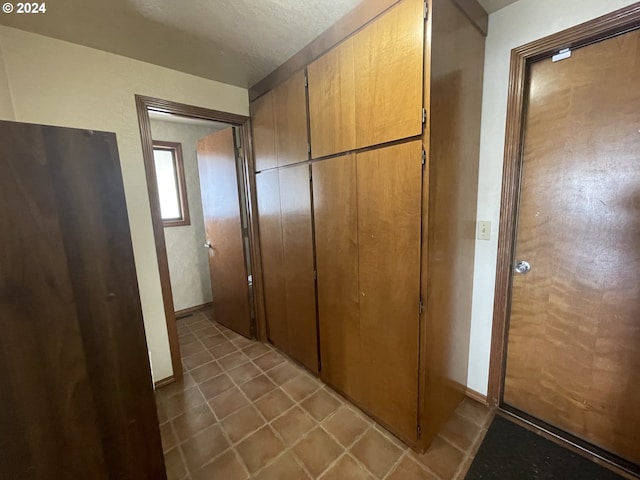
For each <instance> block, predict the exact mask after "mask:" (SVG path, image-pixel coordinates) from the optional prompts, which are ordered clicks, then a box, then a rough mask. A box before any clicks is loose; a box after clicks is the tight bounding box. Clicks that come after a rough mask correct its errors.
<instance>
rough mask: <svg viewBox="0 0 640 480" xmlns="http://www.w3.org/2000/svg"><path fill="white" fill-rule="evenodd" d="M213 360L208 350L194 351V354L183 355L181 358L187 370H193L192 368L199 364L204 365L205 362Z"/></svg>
mask: <svg viewBox="0 0 640 480" xmlns="http://www.w3.org/2000/svg"><path fill="white" fill-rule="evenodd" d="M211 360H213V357H212V356H211V354H210V353H209V352H207V351H206V350H205V351H202V352H199V353H196V354H194V355H189V356H188V357H184V358H183V359H182V366H183V367H185V368H186V369H187V370H193V369H194V368H197V367H199V366H200V365H204V364H205V363H209V362H210V361H211Z"/></svg>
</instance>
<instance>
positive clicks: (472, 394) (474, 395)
mask: <svg viewBox="0 0 640 480" xmlns="http://www.w3.org/2000/svg"><path fill="white" fill-rule="evenodd" d="M464 394H465V395H466V396H467V397H469V398H470V399H471V400H475V401H476V402H479V403H481V404H483V405H486V406H487V407H488V406H489V402H488V400H487V396H486V395H483V394H481V393H480V392H476V391H475V390H473V389H472V388H469V387H466V388H465V389H464Z"/></svg>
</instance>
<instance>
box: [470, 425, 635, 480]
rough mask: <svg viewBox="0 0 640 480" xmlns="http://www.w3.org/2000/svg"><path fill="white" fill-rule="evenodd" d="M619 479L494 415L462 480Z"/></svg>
mask: <svg viewBox="0 0 640 480" xmlns="http://www.w3.org/2000/svg"><path fill="white" fill-rule="evenodd" d="M622 478H623V477H621V476H619V475H617V474H615V473H614V472H612V471H610V470H607V469H606V468H604V467H601V466H600V465H598V464H596V463H593V462H591V461H590V460H587V459H586V458H583V457H581V456H580V455H577V454H575V453H573V452H571V451H569V450H567V449H566V448H563V447H561V446H560V445H557V444H555V443H553V442H552V441H550V440H547V439H546V438H542V437H541V436H539V435H536V434H535V433H533V432H530V431H529V430H527V429H525V428H522V427H521V426H519V425H516V424H515V423H513V422H511V421H509V420H507V419H505V418H503V417H501V416H499V415H496V417H495V418H494V419H493V422H492V423H491V426H490V427H489V430H488V431H487V435H486V436H485V437H484V440H483V441H482V445H480V449H479V450H478V453H477V454H476V456H475V458H474V460H473V463H472V464H471V468H470V469H469V472H468V473H467V476H466V477H465V480H507V479H514V480H573V479H575V480H619V479H622Z"/></svg>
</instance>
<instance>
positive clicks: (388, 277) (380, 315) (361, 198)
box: [357, 141, 422, 441]
mask: <svg viewBox="0 0 640 480" xmlns="http://www.w3.org/2000/svg"><path fill="white" fill-rule="evenodd" d="M357 169H358V175H357V179H358V181H357V189H358V244H359V272H360V335H361V345H362V347H361V352H362V353H361V354H362V359H363V360H362V361H363V364H364V365H365V366H366V369H365V370H364V371H363V375H364V377H365V382H366V387H367V389H368V391H367V394H366V397H367V401H368V403H367V405H366V406H367V408H368V409H369V410H370V411H371V412H372V413H373V414H374V415H375V416H376V417H378V418H379V419H380V420H381V421H382V422H383V423H386V424H387V425H389V426H390V427H392V428H393V430H394V431H395V432H397V433H398V434H399V435H401V436H402V437H404V438H405V439H407V440H410V441H411V440H415V439H416V425H417V413H418V412H417V408H418V339H419V323H418V321H419V302H420V240H421V235H420V230H421V185H422V143H421V142H420V141H414V142H410V143H404V144H400V145H395V146H392V147H386V148H381V149H375V150H370V151H368V152H365V153H360V154H358V155H357Z"/></svg>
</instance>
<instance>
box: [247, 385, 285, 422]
mask: <svg viewBox="0 0 640 480" xmlns="http://www.w3.org/2000/svg"><path fill="white" fill-rule="evenodd" d="M292 405H293V402H292V401H291V399H290V398H289V397H288V396H287V395H286V394H285V393H284V392H283V391H282V390H281V389H279V388H276V389H275V390H273V391H272V392H269V393H267V394H266V395H264V396H262V397H260V398H259V399H258V400H256V402H255V406H256V407H257V408H258V410H260V411H261V412H262V415H264V417H265V418H266V419H267V421H271V420H273V419H274V418H276V417H277V416H279V415H280V414H282V413H284V412H286V411H287V410H288V409H289V408H291V406H292Z"/></svg>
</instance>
